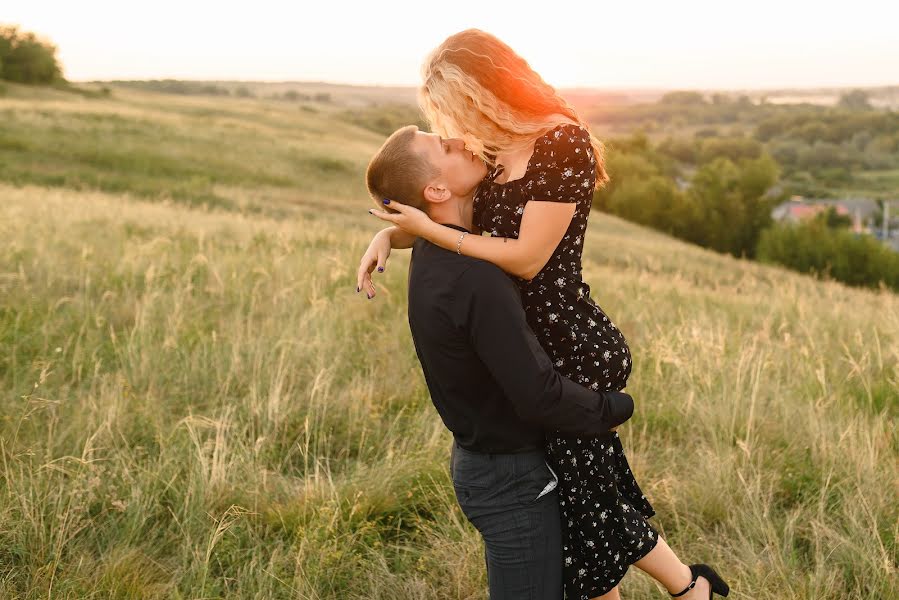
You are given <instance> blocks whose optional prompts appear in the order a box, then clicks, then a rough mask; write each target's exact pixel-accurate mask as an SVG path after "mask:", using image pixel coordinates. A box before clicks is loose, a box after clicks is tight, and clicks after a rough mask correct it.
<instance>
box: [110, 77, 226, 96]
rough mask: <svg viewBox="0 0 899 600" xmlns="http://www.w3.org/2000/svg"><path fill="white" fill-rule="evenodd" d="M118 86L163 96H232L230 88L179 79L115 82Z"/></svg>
mask: <svg viewBox="0 0 899 600" xmlns="http://www.w3.org/2000/svg"><path fill="white" fill-rule="evenodd" d="M111 83H114V84H115V85H117V86H121V87H130V88H136V89H141V90H147V91H150V92H161V93H163V94H178V95H182V96H230V95H231V92H230V91H229V90H228V88H226V87H223V86H220V85H218V84H214V83H206V82H203V81H183V80H179V79H149V80H146V81H123V80H117V81H113V82H111Z"/></svg>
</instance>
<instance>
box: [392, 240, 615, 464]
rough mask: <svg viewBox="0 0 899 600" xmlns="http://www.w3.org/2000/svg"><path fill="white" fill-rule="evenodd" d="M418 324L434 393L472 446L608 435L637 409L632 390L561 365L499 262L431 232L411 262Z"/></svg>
mask: <svg viewBox="0 0 899 600" xmlns="http://www.w3.org/2000/svg"><path fill="white" fill-rule="evenodd" d="M448 227H452V228H454V229H457V230H459V231H466V230H465V229H464V228H462V227H459V226H457V225H448ZM409 326H410V328H411V330H412V339H413V341H414V343H415V351H416V353H417V354H418V359H419V361H420V362H421V368H422V371H423V372H424V376H425V380H426V381H427V384H428V389H429V391H430V394H431V400H432V401H433V402H434V406H435V407H436V408H437V412H438V413H439V414H440V417H441V418H442V419H443V422H444V423H445V424H446V426H447V428H448V429H449V430H450V431H452V432H453V435H454V437H455V438H456V441H457V442H458V443H459V445H460V446H462V447H463V448H465V449H468V450H473V451H477V452H491V453H494V452H496V453H506V452H519V451H523V450H528V449H534V448H542V446H543V437H544V431H551V430H552V431H558V432H560V433H562V434H570V435H583V436H592V435H598V434H601V433H604V432H606V431H608V429H609V428H611V427H614V426H616V425H618V424H620V423H623V422H624V421H626V420H627V419H628V418H630V416H631V414H632V413H633V400H632V399H631V397H630V396H629V395H627V394H625V393H623V392H601V393H597V392H592V391H590V390H588V389H586V388H584V387H582V386H580V385H578V384H576V383H574V382H573V381H571V380H570V379H567V378H565V377H563V376H561V375H559V374H558V373H556V371H555V370H554V369H553V365H552V362H551V361H550V358H549V357H548V356H547V355H546V352H544V350H543V348H542V347H541V346H540V343H539V342H538V341H537V338H536V336H535V335H534V333H533V331H531V329H530V328H529V327H528V324H527V321H526V320H525V315H524V309H523V308H522V304H521V297H520V295H519V291H518V288H517V287H516V285H515V284H514V283H513V282H512V280H511V279H510V278H509V277H508V276H507V275H506V274H505V273H503V271H502V270H501V269H500V268H499V267H497V266H495V265H493V264H492V263H489V262H487V261H483V260H480V259H476V258H471V257H468V256H464V255H460V254H456V253H455V252H451V251H449V250H445V249H443V248H440V247H439V246H436V245H434V244H432V243H430V242H428V241H427V240H425V239H423V238H419V239H418V240H417V241H416V242H415V244H414V245H413V248H412V260H411V264H410V266H409Z"/></svg>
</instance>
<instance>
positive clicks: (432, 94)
mask: <svg viewBox="0 0 899 600" xmlns="http://www.w3.org/2000/svg"><path fill="white" fill-rule="evenodd" d="M418 103H419V105H420V106H421V110H422V112H423V113H424V115H425V117H426V118H427V119H428V122H429V124H430V126H431V130H432V131H434V132H435V133H438V134H440V135H442V136H444V137H455V138H460V139H462V140H464V141H465V145H466V146H467V147H468V149H469V150H471V151H472V152H474V153H475V154H477V155H478V156H480V157H481V159H483V160H484V161H485V162H486V163H487V164H489V165H491V166H496V155H497V154H498V153H500V152H511V151H515V150H521V149H523V148H526V147H527V146H529V145H530V144H531V143H532V142H533V141H534V140H536V139H537V138H539V137H540V136H542V135H544V134H545V133H547V132H548V131H551V130H552V129H554V128H556V127H557V126H559V125H562V124H565V123H569V124H573V125H579V126H581V127H583V128H584V129H586V130H587V131H588V132H589V131H590V129H589V127H588V126H587V123H586V122H585V121H583V120H582V119H581V118H580V117H579V116H578V114H577V112H576V111H575V110H574V108H572V106H571V105H570V104H568V102H566V101H565V99H564V98H562V97H561V96H560V95H559V94H558V92H556V90H555V88H553V87H552V86H551V85H549V84H548V83H546V82H545V81H543V78H542V77H540V75H538V74H537V72H536V71H534V70H533V69H532V68H531V66H530V65H529V64H528V63H527V61H525V60H524V59H523V58H522V57H520V56H519V55H518V54H516V53H515V51H514V50H512V48H510V47H509V46H507V45H506V44H505V43H503V42H502V41H500V40H499V39H498V38H497V37H495V36H493V35H491V34H489V33H487V32H484V31H481V30H480V29H466V30H465V31H461V32H459V33H457V34H454V35H451V36H450V37H448V38H447V39H446V40H445V41H444V42H443V43H442V44H440V45H439V46H438V47H437V48H436V49H435V50H434V51H433V52H432V53H431V54H430V55H429V56H428V57H427V59H425V62H424V65H423V66H422V85H421V87H420V88H419V90H418ZM590 142H591V145H592V146H593V154H594V157H595V158H596V184H597V186H598V187H601V186H603V185H604V184H605V183H606V182H607V181H608V180H609V176H608V174H607V173H606V170H605V160H604V156H605V148H604V147H603V144H602V142H600V141H599V140H598V139H597V138H596V137H595V136H594V135H593V134H592V133H590Z"/></svg>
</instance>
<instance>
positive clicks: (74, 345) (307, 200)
mask: <svg viewBox="0 0 899 600" xmlns="http://www.w3.org/2000/svg"><path fill="white" fill-rule="evenodd" d="M303 107H305V108H303ZM343 111H344V109H343V108H341V107H339V106H329V105H316V104H301V105H297V104H295V103H294V104H288V103H283V102H280V103H279V102H275V101H266V100H255V99H244V100H238V99H216V98H191V97H176V96H164V95H158V94H151V93H146V92H137V91H134V90H119V89H116V90H114V91H113V95H112V97H110V98H105V99H102V98H101V99H88V98H82V97H80V96H74V95H68V94H64V93H61V92H39V91H35V90H31V89H26V88H19V87H15V86H12V87H11V88H10V90H9V91H8V96H7V97H6V98H0V116H2V118H0V236H2V237H0V239H2V240H3V241H2V243H0V389H2V390H3V391H2V395H0V402H2V411H0V415H2V417H0V418H2V420H0V598H21V599H29V600H30V599H38V598H135V599H137V598H159V599H163V598H185V599H186V598H195V599H199V598H246V599H263V598H304V599H305V598H309V599H325V598H341V599H360V600H361V599H384V600H388V599H390V600H395V599H399V600H406V599H409V600H411V599H421V600H425V599H428V600H430V599H438V598H439V599H444V598H445V599H463V598H472V599H473V598H485V597H486V594H485V578H484V569H483V556H482V554H481V545H480V539H479V537H478V535H477V533H476V532H475V531H474V530H473V529H472V527H471V526H469V525H468V524H467V522H466V521H465V520H464V517H463V516H462V515H461V512H460V511H459V509H458V507H457V504H456V500H455V497H454V494H453V491H452V487H451V485H450V481H449V477H448V473H447V468H446V465H447V460H448V456H449V442H450V436H449V434H448V433H447V432H446V430H445V429H444V427H443V425H442V423H441V422H440V420H439V418H438V417H437V414H436V412H435V411H434V409H433V407H432V405H431V403H430V400H429V397H428V394H427V389H426V387H425V385H424V381H423V377H422V375H421V372H420V369H419V366H418V363H417V361H416V359H415V354H414V350H413V348H412V345H411V338H410V336H409V332H408V327H407V322H406V314H405V307H406V302H405V298H406V290H405V283H406V266H407V264H408V254H407V253H405V252H402V251H397V252H395V253H394V255H393V257H392V258H391V261H390V263H389V265H388V267H387V271H386V273H384V274H383V275H382V276H379V278H378V279H377V280H376V281H377V282H378V285H379V287H380V292H381V293H379V295H378V296H377V298H376V299H375V300H373V301H370V302H369V301H367V300H365V298H364V297H363V296H361V295H360V294H356V293H355V289H354V285H355V276H354V273H355V268H356V265H357V262H358V259H359V256H360V255H361V253H362V251H363V250H364V248H365V245H366V244H367V243H368V239H369V237H370V235H371V234H372V233H373V232H374V231H375V230H377V229H378V228H379V225H380V221H376V220H375V219H374V218H373V217H370V216H369V215H368V214H367V213H366V207H367V206H368V201H367V200H366V198H365V194H364V188H363V185H362V176H361V174H362V170H363V168H364V165H365V163H366V161H367V159H368V156H369V155H370V154H371V153H372V152H373V151H374V150H375V149H376V148H377V146H378V144H379V143H380V141H381V139H382V136H381V135H380V134H378V133H375V132H373V131H371V130H369V129H365V128H363V127H359V126H354V125H350V124H348V123H347V122H346V121H347V120H346V118H345V114H344V112H343ZM591 221H592V222H591V225H590V233H589V235H588V237H587V240H586V255H585V278H586V280H587V282H588V283H589V284H590V285H591V288H592V292H591V295H592V296H593V297H595V298H596V300H597V302H598V303H599V304H600V305H601V306H603V308H604V309H605V310H606V311H607V312H608V313H609V314H610V315H611V316H612V317H613V318H614V319H615V321H616V323H617V324H618V325H619V327H620V328H621V329H622V330H623V332H624V333H625V335H626V337H627V338H628V341H629V343H630V346H631V349H632V351H633V354H634V360H635V365H634V371H633V374H632V375H631V378H630V380H629V382H630V385H629V386H628V389H627V391H628V392H630V393H631V394H632V395H633V396H634V398H635V400H636V403H637V410H636V412H635V415H634V418H633V419H632V420H631V421H630V422H629V423H628V424H626V425H625V426H623V427H622V428H621V430H620V431H621V434H622V439H623V441H624V444H625V447H626V449H627V451H628V455H629V458H630V462H631V465H632V466H633V468H634V470H635V472H636V474H637V477H638V480H639V481H640V482H641V485H642V487H643V490H644V491H645V492H646V494H647V496H648V497H649V499H650V501H651V502H652V503H653V505H654V507H655V508H656V510H657V513H658V514H657V516H656V517H655V518H654V523H655V525H656V526H657V527H658V528H659V529H660V530H662V531H663V533H664V535H665V536H666V538H667V539H668V541H669V543H670V544H671V546H672V547H674V548H675V549H676V550H677V551H678V552H679V553H680V554H681V556H682V557H683V558H684V559H685V560H686V561H687V562H709V563H711V564H713V565H715V566H716V567H717V568H718V570H719V572H721V573H722V574H723V575H724V576H725V577H726V578H727V579H728V580H729V581H730V583H731V587H732V589H733V592H732V595H731V598H736V599H771V600H774V599H777V600H783V599H796V600H819V599H834V600H836V599H846V598H861V599H890V598H895V597H897V595H899V575H897V565H899V546H897V539H899V502H897V499H899V431H897V428H896V424H897V417H899V392H897V389H899V296H897V295H896V294H893V293H890V292H887V291H885V290H882V291H879V292H877V291H869V290H860V289H852V288H847V287H845V286H842V285H839V284H836V283H832V282H820V281H815V280H813V279H811V278H808V277H804V276H801V275H797V274H794V273H791V272H788V271H786V270H782V269H777V268H772V267H766V266H762V265H758V264H755V263H751V262H747V261H742V260H735V259H732V258H730V257H726V256H721V255H718V254H715V253H712V252H709V251H705V250H703V249H700V248H698V247H695V246H691V245H688V244H685V243H681V242H678V241H676V240H673V239H671V238H668V237H666V236H664V235H661V234H659V233H656V232H653V231H651V230H648V229H645V228H641V227H638V226H635V225H632V224H629V223H627V222H624V221H621V220H619V219H616V218H614V217H610V216H607V215H605V214H602V213H595V214H594V215H593V216H592V219H591ZM623 597H625V598H627V599H649V598H663V597H667V595H666V594H665V593H664V590H660V589H658V588H657V587H656V586H655V585H654V584H653V582H652V581H651V580H649V579H648V578H647V577H645V576H644V575H642V574H640V573H639V572H637V571H633V572H631V573H629V574H628V576H627V577H626V578H625V581H624V584H623Z"/></svg>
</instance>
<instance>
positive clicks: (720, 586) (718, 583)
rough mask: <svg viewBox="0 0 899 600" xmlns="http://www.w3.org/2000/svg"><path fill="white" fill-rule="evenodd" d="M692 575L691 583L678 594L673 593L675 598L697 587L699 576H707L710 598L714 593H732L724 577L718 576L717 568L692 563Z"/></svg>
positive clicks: (725, 594) (723, 594) (710, 598)
mask: <svg viewBox="0 0 899 600" xmlns="http://www.w3.org/2000/svg"><path fill="white" fill-rule="evenodd" d="M690 576H691V577H693V580H692V581H690V585H688V586H687V587H685V588H684V589H683V590H682V591H680V592H678V593H677V594H671V596H672V597H673V598H677V597H678V596H683V595H684V594H686V593H687V592H689V591H690V590H692V589H693V588H694V587H696V579H697V578H698V577H705V578H706V579H707V580H708V582H709V600H712V594H720V595H722V596H727V595H728V594H729V593H730V587H728V585H727V584H726V583H724V580H723V579H721V578H720V577H718V573H716V572H715V569H713V568H712V567H710V566H708V565H690Z"/></svg>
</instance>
